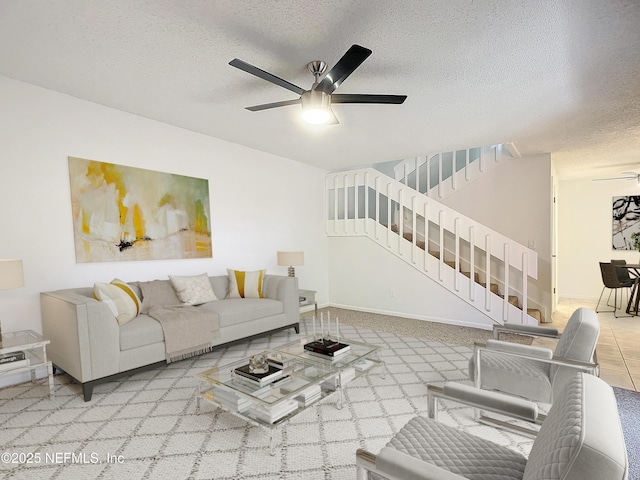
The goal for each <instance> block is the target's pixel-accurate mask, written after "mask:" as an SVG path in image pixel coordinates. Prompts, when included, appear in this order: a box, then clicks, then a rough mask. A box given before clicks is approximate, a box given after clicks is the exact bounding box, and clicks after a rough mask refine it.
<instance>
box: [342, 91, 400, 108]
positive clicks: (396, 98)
mask: <svg viewBox="0 0 640 480" xmlns="http://www.w3.org/2000/svg"><path fill="white" fill-rule="evenodd" d="M406 99H407V96H406V95H370V94H366V93H365V94H357V93H356V94H350V93H346V94H338V93H336V94H334V95H331V103H389V104H394V105H399V104H401V103H404V101H405V100H406Z"/></svg>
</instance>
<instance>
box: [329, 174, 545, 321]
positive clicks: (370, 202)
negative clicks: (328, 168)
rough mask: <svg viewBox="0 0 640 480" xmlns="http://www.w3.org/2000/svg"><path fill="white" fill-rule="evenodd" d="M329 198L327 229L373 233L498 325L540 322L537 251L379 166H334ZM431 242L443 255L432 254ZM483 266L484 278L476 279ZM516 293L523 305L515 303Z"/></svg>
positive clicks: (349, 233)
mask: <svg viewBox="0 0 640 480" xmlns="http://www.w3.org/2000/svg"><path fill="white" fill-rule="evenodd" d="M326 198H327V216H326V218H327V221H326V233H327V235H329V236H352V235H357V236H367V237H369V238H370V239H372V240H373V241H375V242H377V243H378V244H380V245H382V246H384V247H385V248H386V249H387V250H388V251H389V252H391V253H393V254H395V255H396V256H397V257H399V258H402V259H403V260H404V261H405V262H407V263H408V264H409V265H411V266H413V267H414V268H416V269H417V270H419V271H421V272H422V273H423V274H425V275H427V276H428V277H430V278H432V279H433V280H436V281H437V282H439V283H440V284H442V285H443V286H444V287H445V288H447V289H449V290H450V291H451V292H453V293H454V294H456V295H457V296H458V297H459V298H461V299H463V300H464V301H465V302H467V303H469V304H471V305H473V306H474V307H475V308H477V309H478V310H480V311H482V312H483V313H484V314H485V315H487V316H488V317H490V318H491V319H493V321H494V322H495V323H497V324H504V323H505V322H512V323H520V324H537V320H536V319H534V318H533V317H531V316H529V315H528V314H527V303H528V300H527V283H528V280H529V277H531V278H534V279H535V278H537V275H538V258H537V254H536V252H535V251H533V250H530V249H529V248H527V247H525V246H524V245H521V244H519V243H517V242H514V241H513V240H511V239H509V238H507V237H505V236H504V235H502V234H500V233H499V232H496V231H493V230H491V229H490V228H488V227H486V226H485V225H482V224H480V223H478V222H476V221H474V220H472V219H470V218H469V217H466V216H464V215H462V214H460V213H459V212H457V211H455V210H453V209H451V208H449V207H447V206H446V205H443V204H442V203H440V202H438V201H436V200H434V199H431V198H429V197H427V196H425V195H422V194H420V193H419V192H417V191H416V190H414V189H413V188H410V187H408V186H407V185H404V184H402V183H400V182H398V181H396V180H394V179H392V178H390V177H388V176H386V175H384V174H383V173H381V172H379V171H377V170H374V169H373V168H365V169H360V170H352V171H348V172H336V173H329V174H328V175H327V177H326ZM405 217H406V218H405ZM409 235H410V239H409ZM405 237H406V239H405ZM420 239H422V240H420ZM408 240H410V241H408ZM463 244H464V246H465V248H466V249H468V253H467V255H466V257H463V256H462V255H461V249H462V246H463ZM433 245H435V246H437V248H438V255H437V256H435V255H432V254H430V253H429V250H430V248H429V247H430V246H433ZM422 247H424V248H422ZM479 256H480V257H479ZM482 256H483V257H484V259H482V258H481V257H482ZM445 257H449V259H450V260H449V261H450V262H451V263H453V267H451V266H450V265H449V264H447V263H446V262H445V260H446V258H445ZM477 261H480V262H481V264H480V265H482V264H483V267H482V268H479V267H478V265H477V264H476V262H477ZM462 263H464V264H465V265H467V264H468V265H469V277H468V278H467V277H466V275H464V274H463V273H462V272H461V271H460V266H461V264H462ZM479 272H483V273H484V278H485V280H484V284H480V283H477V282H476V281H475V274H476V273H479ZM494 279H499V282H500V283H501V285H502V289H503V293H504V295H503V298H501V297H500V296H498V295H496V294H494V293H492V292H491V290H490V284H491V283H492V281H493V280H494ZM514 293H515V294H518V296H519V297H520V308H518V307H515V306H514V305H511V304H510V303H509V294H514Z"/></svg>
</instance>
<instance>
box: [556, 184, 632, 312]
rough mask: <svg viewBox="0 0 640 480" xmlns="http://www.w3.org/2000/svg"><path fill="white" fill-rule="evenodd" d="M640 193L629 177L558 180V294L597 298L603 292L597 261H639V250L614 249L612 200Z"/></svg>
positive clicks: (570, 296) (568, 296)
mask: <svg viewBox="0 0 640 480" xmlns="http://www.w3.org/2000/svg"><path fill="white" fill-rule="evenodd" d="M626 195H640V187H639V186H638V185H637V184H636V183H635V182H633V181H629V180H612V181H606V182H594V181H592V180H590V179H584V180H565V181H562V180H561V181H559V183H558V293H559V295H560V296H561V297H567V298H578V299H590V300H597V299H598V296H599V295H600V292H601V291H602V277H601V276H600V267H599V265H598V262H609V261H611V259H614V258H615V259H624V260H626V261H627V263H639V261H640V252H637V251H635V250H630V251H629V250H613V247H612V241H611V240H612V233H613V232H612V219H611V215H612V199H613V197H618V196H626Z"/></svg>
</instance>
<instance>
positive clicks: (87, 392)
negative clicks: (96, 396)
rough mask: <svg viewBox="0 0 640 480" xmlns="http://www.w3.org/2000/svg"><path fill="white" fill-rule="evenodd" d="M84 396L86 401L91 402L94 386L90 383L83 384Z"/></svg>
mask: <svg viewBox="0 0 640 480" xmlns="http://www.w3.org/2000/svg"><path fill="white" fill-rule="evenodd" d="M82 394H83V395H84V401H85V402H89V401H91V397H92V396H93V385H91V384H89V383H83V384H82Z"/></svg>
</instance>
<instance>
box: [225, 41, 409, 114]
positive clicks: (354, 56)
mask: <svg viewBox="0 0 640 480" xmlns="http://www.w3.org/2000/svg"><path fill="white" fill-rule="evenodd" d="M371 53H372V52H371V50H369V49H368V48H364V47H361V46H360V45H352V46H351V47H350V48H349V50H347V52H346V53H345V54H344V55H343V56H342V58H341V59H340V60H338V63H336V64H335V65H334V66H333V68H332V69H331V70H329V72H328V73H327V74H326V75H324V77H322V79H320V77H321V76H322V75H323V74H324V73H325V72H326V70H327V64H326V63H325V62H323V61H320V60H316V61H313V62H309V63H308V64H307V69H308V70H309V71H310V72H311V74H312V75H313V76H314V77H315V82H314V83H313V85H311V88H310V89H309V90H305V89H303V88H300V87H298V86H297V85H294V84H293V83H290V82H288V81H286V80H283V79H282V78H279V77H276V76H275V75H273V74H271V73H269V72H265V71H264V70H261V69H259V68H258V67H254V66H253V65H251V64H249V63H247V62H244V61H242V60H240V59H237V58H234V59H233V60H231V61H230V62H229V65H231V66H232V67H236V68H239V69H240V70H243V71H245V72H247V73H250V74H251V75H255V76H256V77H259V78H262V79H263V80H266V81H267V82H271V83H273V84H275V85H278V86H280V87H283V88H286V89H287V90H290V91H292V92H294V93H297V94H298V95H300V98H297V99H295V100H284V101H281V102H274V103H264V104H262V105H254V106H252V107H246V109H247V110H250V111H252V112H257V111H260V110H267V109H270V108H277V107H286V106H288V105H296V104H301V105H302V118H303V119H304V120H306V121H307V122H309V123H314V124H337V123H339V122H338V119H337V117H336V115H335V114H334V113H333V111H332V110H331V105H332V104H334V103H377V104H396V105H397V104H401V103H403V102H404V101H405V99H406V98H407V96H406V95H371V94H338V93H333V92H335V90H336V89H337V88H338V87H339V86H340V85H341V84H342V82H344V81H345V80H346V79H347V77H348V76H349V75H351V74H352V73H353V72H354V70H355V69H356V68H358V67H359V66H360V65H361V64H362V62H364V61H365V60H366V59H367V57H369V55H371Z"/></svg>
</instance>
